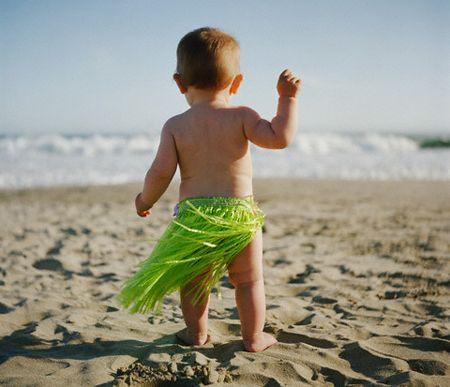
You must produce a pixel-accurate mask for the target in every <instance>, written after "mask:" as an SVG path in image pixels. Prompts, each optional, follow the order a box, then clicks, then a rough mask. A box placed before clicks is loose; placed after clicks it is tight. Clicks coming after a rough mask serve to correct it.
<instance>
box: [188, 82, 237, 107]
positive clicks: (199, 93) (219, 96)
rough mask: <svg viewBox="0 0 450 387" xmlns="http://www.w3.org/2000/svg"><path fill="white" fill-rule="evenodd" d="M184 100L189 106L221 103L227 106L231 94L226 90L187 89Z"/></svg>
mask: <svg viewBox="0 0 450 387" xmlns="http://www.w3.org/2000/svg"><path fill="white" fill-rule="evenodd" d="M186 99H187V101H188V103H189V105H190V106H194V105H199V104H205V103H221V104H225V105H228V104H229V103H230V99H231V94H230V92H229V90H228V88H225V89H223V90H202V89H196V88H194V87H189V88H188V91H187V92H186Z"/></svg>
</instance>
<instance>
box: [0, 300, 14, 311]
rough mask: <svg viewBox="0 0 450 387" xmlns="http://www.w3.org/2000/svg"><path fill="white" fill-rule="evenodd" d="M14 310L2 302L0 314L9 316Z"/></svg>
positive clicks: (0, 303)
mask: <svg viewBox="0 0 450 387" xmlns="http://www.w3.org/2000/svg"><path fill="white" fill-rule="evenodd" d="M13 310H14V308H11V307H10V306H8V305H6V304H4V303H3V302H0V314H7V313H9V312H12V311H13Z"/></svg>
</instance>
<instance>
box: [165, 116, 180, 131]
mask: <svg viewBox="0 0 450 387" xmlns="http://www.w3.org/2000/svg"><path fill="white" fill-rule="evenodd" d="M184 121H185V116H184V113H179V114H176V115H174V116H172V117H170V118H168V119H167V121H166V122H165V123H164V125H163V131H164V130H165V131H168V132H172V133H173V132H174V131H175V130H176V129H177V128H179V127H181V126H182V125H183V122H184Z"/></svg>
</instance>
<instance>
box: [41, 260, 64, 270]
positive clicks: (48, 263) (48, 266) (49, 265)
mask: <svg viewBox="0 0 450 387" xmlns="http://www.w3.org/2000/svg"><path fill="white" fill-rule="evenodd" d="M33 267H34V268H36V269H39V270H51V271H61V272H62V271H64V266H63V265H62V263H61V262H60V261H59V260H57V259H54V258H44V259H39V260H37V261H35V262H34V263H33Z"/></svg>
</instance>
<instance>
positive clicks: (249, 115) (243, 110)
mask: <svg viewBox="0 0 450 387" xmlns="http://www.w3.org/2000/svg"><path fill="white" fill-rule="evenodd" d="M236 108H237V109H238V111H239V115H240V117H241V119H242V122H243V123H244V124H246V123H247V124H250V123H254V122H256V121H259V120H260V119H261V116H260V115H259V114H258V112H257V111H256V110H254V109H252V108H251V107H249V106H245V105H240V106H236Z"/></svg>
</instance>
